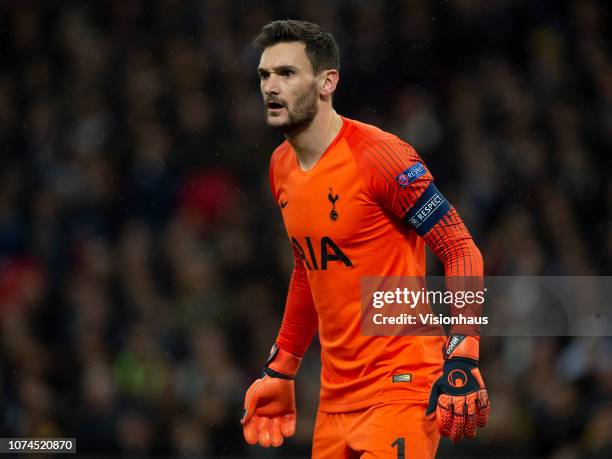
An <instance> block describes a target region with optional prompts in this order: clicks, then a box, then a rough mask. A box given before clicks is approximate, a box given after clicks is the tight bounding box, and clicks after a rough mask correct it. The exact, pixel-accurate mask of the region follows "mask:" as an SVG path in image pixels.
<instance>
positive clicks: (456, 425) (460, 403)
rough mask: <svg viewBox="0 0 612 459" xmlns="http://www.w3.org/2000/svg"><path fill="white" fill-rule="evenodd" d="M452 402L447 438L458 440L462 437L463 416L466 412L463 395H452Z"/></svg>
mask: <svg viewBox="0 0 612 459" xmlns="http://www.w3.org/2000/svg"><path fill="white" fill-rule="evenodd" d="M451 404H452V413H453V416H452V421H451V428H450V432H449V438H450V439H451V440H452V441H454V442H458V441H459V440H461V438H463V429H464V427H465V416H466V414H467V405H466V404H465V396H458V397H453V398H452V400H451Z"/></svg>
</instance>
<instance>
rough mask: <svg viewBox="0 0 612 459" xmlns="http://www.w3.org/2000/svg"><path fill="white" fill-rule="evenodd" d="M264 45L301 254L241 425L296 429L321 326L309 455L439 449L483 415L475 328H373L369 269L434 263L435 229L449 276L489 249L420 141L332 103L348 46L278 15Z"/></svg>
mask: <svg viewBox="0 0 612 459" xmlns="http://www.w3.org/2000/svg"><path fill="white" fill-rule="evenodd" d="M255 45H256V46H257V48H258V49H259V50H260V51H261V59H260V63H259V67H258V69H257V71H258V74H259V77H260V82H261V92H262V96H263V99H264V111H265V119H266V122H267V124H268V125H269V126H270V127H272V128H274V129H277V130H279V131H280V132H282V133H283V135H284V136H285V139H286V141H285V142H283V144H281V145H280V146H279V147H278V148H277V149H276V150H275V151H274V153H273V155H272V158H271V162H270V184H271V187H272V193H273V194H274V199H275V200H276V202H277V203H278V205H279V208H280V212H281V213H282V216H283V220H284V223H285V227H286V230H287V234H288V237H289V240H290V241H291V244H292V246H293V251H294V256H295V265H294V269H293V273H292V276H291V281H290V285H289V293H288V296H287V302H286V305H285V313H284V316H283V321H282V324H281V327H280V331H279V334H278V337H277V339H276V341H275V343H274V345H273V347H272V352H271V353H270V356H269V358H268V360H267V361H266V363H265V367H264V371H263V374H262V376H261V378H259V379H258V380H256V381H255V382H254V383H253V384H252V385H251V387H250V388H249V390H248V391H247V393H246V396H245V402H244V409H245V413H244V416H243V418H242V425H243V430H244V436H245V439H246V441H247V442H248V443H250V444H255V443H259V444H260V445H261V446H264V447H268V446H280V445H281V444H282V443H283V439H284V437H289V436H291V435H293V433H294V431H295V423H296V409H295V396H294V376H295V375H296V373H297V371H298V369H299V366H300V362H301V359H302V356H303V355H304V353H305V352H306V349H307V348H308V346H309V344H310V342H311V340H312V337H313V336H314V334H315V332H316V331H318V332H319V339H320V342H321V361H322V371H321V393H320V403H319V410H318V413H317V420H316V425H315V431H314V439H313V449H312V456H313V457H315V458H349V457H363V458H379V457H380V458H383V457H385V458H386V457H388V458H404V457H409V458H421V457H422V458H431V457H434V455H435V452H436V449H437V446H438V442H439V438H440V434H442V435H446V436H449V437H450V438H452V439H453V440H455V441H458V440H459V439H461V438H463V437H468V438H469V437H473V436H474V435H475V434H476V426H477V425H478V426H484V424H485V423H486V420H487V417H488V412H489V403H488V398H487V393H486V389H485V387H484V383H483V381H482V378H481V376H480V373H479V371H478V345H479V340H478V337H476V336H467V335H466V334H452V330H451V335H450V336H449V337H448V338H447V339H445V338H443V337H440V336H364V335H363V334H362V333H361V332H360V314H361V298H360V289H361V284H360V282H361V279H362V278H363V277H364V276H424V275H425V243H427V244H428V245H429V247H430V248H431V249H432V251H433V252H434V253H435V254H436V255H437V256H438V257H439V258H440V260H441V261H442V262H443V264H444V268H445V275H446V276H447V278H448V277H451V276H477V277H482V272H483V264H482V257H481V255H480V252H479V251H478V249H477V247H476V246H475V244H474V242H473V241H472V238H471V237H470V235H469V233H468V232H467V230H466V228H465V226H464V225H463V223H462V221H461V219H460V218H459V215H458V214H457V211H456V210H455V209H454V207H452V206H451V205H450V204H449V203H448V202H447V201H446V199H445V198H444V196H443V195H442V194H441V193H440V192H439V191H438V189H437V188H436V186H435V185H434V183H433V177H432V175H431V173H430V172H429V170H428V169H427V168H426V166H425V165H424V164H423V161H422V160H421V158H420V157H419V156H418V154H417V153H416V152H415V151H414V149H413V148H412V147H411V146H410V145H408V144H407V143H405V142H403V141H402V140H400V139H399V138H397V137H396V136H394V135H392V134H389V133H386V132H384V131H381V130H380V129H378V128H376V127H374V126H370V125H367V124H364V123H360V122H357V121H354V120H350V119H348V118H345V117H342V116H339V115H338V114H337V113H336V112H335V110H334V109H333V107H332V95H333V93H334V90H335V89H336V86H337V84H338V81H339V78H340V77H339V68H340V65H339V51H338V46H337V44H336V42H335V40H334V38H333V37H332V36H331V35H330V34H329V33H327V32H325V31H323V30H322V29H321V28H320V27H319V26H317V25H315V24H312V23H308V22H303V21H292V20H287V21H275V22H272V23H270V24H268V25H266V26H265V27H264V28H263V29H262V31H261V33H260V35H259V36H258V37H257V38H256V40H255ZM441 350H443V352H441Z"/></svg>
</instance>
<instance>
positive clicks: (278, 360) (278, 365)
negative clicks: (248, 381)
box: [264, 344, 302, 379]
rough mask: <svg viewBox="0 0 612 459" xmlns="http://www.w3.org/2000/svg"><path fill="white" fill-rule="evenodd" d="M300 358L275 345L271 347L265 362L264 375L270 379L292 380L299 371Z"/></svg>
mask: <svg viewBox="0 0 612 459" xmlns="http://www.w3.org/2000/svg"><path fill="white" fill-rule="evenodd" d="M301 363H302V358H301V357H298V356H296V355H293V354H292V353H290V352H287V351H284V350H283V349H281V348H279V347H278V346H277V345H276V344H274V345H273V346H272V350H271V351H270V356H269V357H268V360H266V363H265V368H264V373H265V374H267V375H268V376H270V377H272V378H283V379H293V378H294V377H295V375H296V374H297V372H298V370H299V369H300V364H301Z"/></svg>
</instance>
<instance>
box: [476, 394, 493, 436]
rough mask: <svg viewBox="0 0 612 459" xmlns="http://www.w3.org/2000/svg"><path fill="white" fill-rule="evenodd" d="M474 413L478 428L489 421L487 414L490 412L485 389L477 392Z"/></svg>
mask: <svg viewBox="0 0 612 459" xmlns="http://www.w3.org/2000/svg"><path fill="white" fill-rule="evenodd" d="M476 412H477V420H476V423H477V424H478V427H484V426H485V425H486V424H487V421H488V420H489V414H490V412H491V405H490V404H489V394H488V393H487V390H486V389H482V390H479V391H478V397H477V398H476Z"/></svg>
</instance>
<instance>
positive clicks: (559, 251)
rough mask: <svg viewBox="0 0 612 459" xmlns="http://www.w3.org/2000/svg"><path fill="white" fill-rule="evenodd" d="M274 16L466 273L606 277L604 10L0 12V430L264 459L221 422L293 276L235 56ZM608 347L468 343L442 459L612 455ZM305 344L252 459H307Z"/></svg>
mask: <svg viewBox="0 0 612 459" xmlns="http://www.w3.org/2000/svg"><path fill="white" fill-rule="evenodd" d="M286 17H293V18H301V19H308V20H313V21H315V22H318V23H319V24H321V25H323V26H324V27H326V28H328V30H330V31H331V32H333V33H334V34H335V36H336V38H337V40H338V41H339V43H340V46H341V52H342V69H341V81H340V87H339V90H338V92H337V95H336V98H335V106H336V108H337V110H338V111H339V112H340V113H341V114H344V115H345V116H348V117H351V118H355V119H359V120H362V121H366V122H370V123H374V124H377V125H379V126H381V127H383V128H385V129H386V130H390V131H392V132H394V133H396V134H398V135H400V136H401V137H403V138H404V139H406V140H407V141H408V142H410V143H411V144H412V145H413V146H415V148H416V149H417V151H419V152H420V154H421V155H422V156H423V158H424V159H425V161H426V162H427V163H428V165H429V166H430V169H431V170H432V171H433V173H434V175H435V177H436V180H437V182H438V185H439V187H440V188H441V189H442V190H443V191H444V193H445V194H446V195H447V197H448V198H449V199H450V200H451V202H453V203H454V204H455V205H456V207H457V208H458V209H459V212H460V213H461V215H462V216H463V218H464V220H465V221H466V223H467V225H468V227H469V228H470V230H471V232H472V234H473V236H474V238H475V240H476V242H477V244H478V245H479V247H480V248H481V249H482V251H483V254H484V259H485V266H486V273H487V274H489V275H502V274H503V275H513V274H523V275H524V274H527V275H543V274H546V275H598V274H610V260H611V258H612V228H611V226H610V221H611V219H610V215H611V212H612V181H611V180H610V176H611V174H610V169H611V168H610V152H611V151H612V60H611V58H610V43H611V40H610V38H611V37H610V28H609V19H610V17H609V11H608V10H607V9H606V6H605V2H603V1H590V0H587V1H573V2H557V1H538V2H531V1H522V0H515V1H512V0H500V1H495V2H480V1H475V0H453V1H451V2H429V1H419V0H415V1H390V2H386V3H383V2H369V1H357V0H332V1H308V2H273V1H268V2H250V1H242V2H229V1H197V2H195V1H194V2H183V1H178V0H159V1H144V0H116V1H106V2H83V1H71V2H61V1H52V0H49V1H45V2H36V1H29V0H25V1H22V0H20V1H17V0H16V1H4V2H2V3H1V4H0V43H1V46H2V50H1V53H2V59H1V61H0V67H1V70H0V327H1V331H0V353H1V361H0V362H1V363H0V381H1V386H0V414H1V417H0V431H1V433H2V435H1V436H3V437H10V436H17V437H24V436H30V437H31V436H47V435H53V436H67V437H71V436H74V437H77V439H78V440H77V447H78V450H79V452H80V453H81V454H83V453H85V452H89V453H98V454H120V453H122V454H123V453H126V454H129V455H130V457H132V456H133V455H136V454H138V453H155V454H161V455H168V454H173V455H180V454H188V453H194V454H199V455H201V456H204V457H250V456H251V455H253V456H255V455H259V454H262V450H260V449H256V448H247V447H245V445H244V442H243V440H242V432H241V429H240V427H239V424H238V420H239V417H240V415H241V404H242V397H243V393H244V391H245V389H246V387H247V386H248V384H249V383H250V382H251V381H252V379H253V378H254V377H255V376H256V375H257V374H258V371H259V369H260V368H261V365H262V363H263V361H264V359H265V356H266V355H267V352H268V350H269V347H270V345H271V343H272V341H273V339H274V337H275V335H276V332H277V328H278V325H279V322H280V317H281V313H282V308H283V300H284V295H285V292H286V288H287V280H288V275H289V272H290V268H291V264H290V263H291V259H290V250H289V245H288V242H287V240H286V237H285V235H284V233H283V228H282V222H281V218H280V213H279V211H278V210H277V208H276V205H275V203H274V202H273V201H272V199H271V197H270V193H269V187H268V183H267V167H268V159H269V155H270V153H271V151H272V150H273V148H274V147H275V146H276V145H277V144H278V143H279V142H280V141H281V140H282V138H281V137H280V136H279V135H278V133H275V132H271V131H270V130H268V129H267V128H266V127H265V126H264V123H263V118H262V113H263V110H262V104H261V101H260V96H259V93H258V81H257V76H256V73H255V68H256V65H257V62H258V55H257V54H256V53H255V52H254V50H253V49H252V48H251V47H250V41H251V39H252V38H253V37H254V36H255V35H256V34H257V32H258V31H259V30H260V28H261V26H262V25H263V24H265V23H267V22H268V21H270V20H272V19H277V18H286ZM429 262H430V263H429V266H430V272H432V273H437V274H440V272H441V271H440V266H439V264H438V263H437V261H436V260H435V259H430V260H429ZM611 347H612V346H611V342H610V338H605V339H586V338H580V339H578V338H574V339H571V338H521V339H510V338H505V339H499V338H497V339H496V338H487V339H484V340H483V344H482V348H483V351H482V354H483V355H482V368H483V374H484V376H485V381H486V382H487V385H488V387H489V390H490V395H491V399H492V403H493V409H492V417H491V420H490V423H489V426H488V427H487V428H486V429H485V430H484V431H482V432H480V433H479V435H478V439H477V440H475V441H469V442H463V443H461V444H459V445H458V446H453V445H451V444H450V443H449V442H443V443H442V446H441V448H440V452H441V454H440V457H449V456H448V454H450V453H453V454H455V455H454V456H453V457H474V456H477V455H480V456H489V457H517V456H533V457H550V458H559V459H560V458H563V459H565V458H568V459H570V458H595V457H612V452H611V451H612V442H611V436H610V432H612V405H611V399H612V397H611V395H612V363H611V362H612V358H611V356H612V351H611ZM317 350H318V349H317V346H316V344H314V345H313V346H312V348H311V350H310V351H309V354H308V357H307V359H306V361H305V363H304V366H303V368H302V371H301V373H300V375H299V377H298V384H297V386H298V406H299V418H298V432H297V434H296V436H295V438H294V439H292V440H291V441H289V442H288V444H287V445H286V446H284V447H283V449H282V450H280V451H279V450H276V451H269V452H268V453H267V454H268V456H266V457H289V456H296V457H304V456H307V455H308V452H309V449H310V439H311V434H312V425H313V422H314V417H313V416H314V410H315V406H316V400H317V393H318V362H317Z"/></svg>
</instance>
